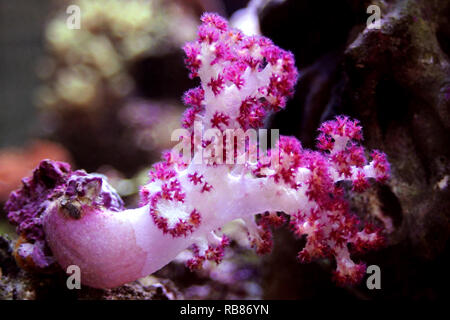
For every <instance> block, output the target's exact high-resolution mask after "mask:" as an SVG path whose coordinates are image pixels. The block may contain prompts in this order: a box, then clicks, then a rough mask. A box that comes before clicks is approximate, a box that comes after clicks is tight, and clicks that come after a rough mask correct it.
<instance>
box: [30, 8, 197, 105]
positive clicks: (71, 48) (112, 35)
mask: <svg viewBox="0 0 450 320" xmlns="http://www.w3.org/2000/svg"><path fill="white" fill-rule="evenodd" d="M70 3H71V4H74V5H77V6H79V7H80V10H81V13H82V19H81V21H82V24H81V26H80V29H79V30H74V29H69V28H68V27H67V25H66V19H67V15H65V13H63V14H60V15H57V16H56V17H55V18H54V19H52V20H51V21H50V22H49V23H48V25H47V28H46V47H47V49H48V52H49V55H48V56H47V57H46V58H45V59H44V60H43V61H42V63H41V65H40V67H39V68H38V71H39V75H40V76H41V77H42V78H43V79H46V80H47V85H46V86H44V87H43V88H41V90H40V91H39V92H38V100H39V104H40V105H41V106H43V107H44V108H46V109H57V110H66V109H69V110H70V109H72V110H73V109H92V110H91V111H92V112H93V111H94V110H95V109H100V108H102V107H105V105H106V106H107V105H108V103H111V101H108V99H107V98H108V97H110V98H111V97H113V98H114V97H115V98H119V97H124V96H125V95H127V94H128V93H130V92H131V91H132V90H133V87H134V83H133V79H132V78H131V75H130V67H131V64H132V63H133V62H135V61H136V60H137V59H142V58H144V57H147V56H149V55H162V54H164V52H167V51H169V50H173V48H177V47H179V46H180V44H182V43H184V42H185V41H186V40H188V39H191V38H193V37H194V35H195V28H196V24H197V23H196V22H195V20H194V19H193V16H192V14H189V13H186V12H185V11H184V9H185V8H184V7H181V6H180V5H178V4H177V3H176V2H174V1H160V0H153V1H151V0H146V1H141V0H131V1H124V0H111V1H104V0H79V1H75V2H74V3H72V2H70ZM174 21H176V22H177V23H173V22H174ZM180 25H183V28H178V26H180Z"/></svg>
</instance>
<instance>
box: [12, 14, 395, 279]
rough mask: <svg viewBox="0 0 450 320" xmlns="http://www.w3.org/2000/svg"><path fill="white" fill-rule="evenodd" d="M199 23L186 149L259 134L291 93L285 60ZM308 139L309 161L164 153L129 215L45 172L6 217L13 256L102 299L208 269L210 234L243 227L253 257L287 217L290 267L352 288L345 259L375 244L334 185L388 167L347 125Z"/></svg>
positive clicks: (296, 148) (352, 273) (214, 244)
mask: <svg viewBox="0 0 450 320" xmlns="http://www.w3.org/2000/svg"><path fill="white" fill-rule="evenodd" d="M201 20H202V25H201V26H200V27H199V31H198V39H197V41H195V42H192V43H188V44H187V45H186V46H185V47H184V50H185V53H186V65H187V67H188V69H189V70H190V75H191V77H199V78H200V80H201V85H200V86H199V87H198V88H195V89H192V90H189V91H188V92H187V93H186V94H185V96H184V101H185V103H186V104H187V105H189V109H187V110H186V112H185V114H184V117H183V119H182V125H183V127H184V128H185V134H184V137H185V138H191V137H195V126H199V127H200V129H201V131H203V132H204V131H206V130H210V129H211V130H215V132H216V133H219V134H220V133H225V132H227V131H229V130H242V131H244V130H248V129H255V128H259V127H261V126H262V124H263V121H264V119H265V117H266V116H267V114H268V113H271V112H274V111H278V110H280V109H281V108H283V107H284V106H285V104H286V101H287V99H288V98H289V97H290V96H291V95H292V93H293V90H294V86H295V84H296V81H297V69H296V68H295V63H294V57H293V55H292V54H291V53H290V52H287V51H284V50H282V49H280V48H278V47H277V46H275V45H274V44H273V43H272V41H271V40H269V39H267V38H265V37H260V36H245V35H244V34H243V33H242V32H240V31H239V30H236V29H232V28H230V27H229V26H228V23H227V21H226V20H224V19H223V18H221V17H219V16H217V15H215V14H204V15H203V16H202V18H201ZM319 131H320V135H319V137H318V144H317V147H318V149H319V151H312V150H307V149H304V148H303V147H302V145H301V143H300V142H299V141H298V140H297V139H296V138H294V137H285V136H281V137H280V139H279V140H278V142H277V144H276V146H275V147H274V148H273V149H271V150H269V151H267V152H263V153H261V152H258V150H257V149H258V148H256V147H257V146H256V147H255V145H253V144H251V143H246V144H245V148H244V150H243V151H242V150H240V151H236V150H235V149H233V151H232V152H231V154H230V152H229V151H228V149H229V148H230V147H235V145H236V144H237V142H236V141H234V140H233V141H234V143H233V141H227V140H226V139H225V142H224V143H223V145H222V147H223V150H225V151H224V152H225V153H224V154H222V153H220V150H219V156H218V157H217V155H216V158H215V159H214V160H213V161H197V160H199V158H201V156H202V153H203V152H204V151H205V149H207V148H208V147H209V146H210V145H211V144H213V142H214V141H215V142H217V140H214V139H210V138H204V137H203V136H202V137H200V138H198V137H197V138H194V140H193V141H192V140H190V143H189V145H190V146H191V147H192V149H190V152H189V154H190V155H192V156H193V158H191V159H187V160H186V157H182V156H180V154H179V153H178V152H167V153H165V154H164V157H163V161H162V162H160V163H157V164H155V165H154V166H153V168H152V169H151V171H150V173H149V182H148V184H146V185H144V186H143V187H142V188H141V206H140V207H139V208H136V209H124V208H123V204H122V201H121V200H120V198H119V197H118V196H117V194H116V193H115V192H114V190H113V189H112V188H111V187H109V185H108V183H107V181H106V179H104V178H103V177H101V176H99V175H95V174H87V173H85V172H83V171H79V170H78V171H72V170H71V169H70V167H69V166H68V165H67V164H64V163H60V162H54V161H50V160H44V161H43V162H42V163H41V164H40V165H39V167H38V168H37V169H36V170H35V171H34V174H33V176H32V177H30V178H26V179H24V180H23V187H22V188H21V189H20V190H18V191H16V192H13V193H12V194H11V197H10V199H9V201H8V203H7V205H6V210H7V211H8V212H9V214H8V217H9V219H10V220H11V221H12V222H14V223H15V224H17V225H18V232H19V233H20V234H21V236H22V237H24V238H25V239H26V240H27V241H28V243H27V244H26V245H27V246H26V247H25V248H28V249H29V250H28V251H27V250H22V251H21V252H19V255H22V256H25V257H28V258H30V259H31V260H33V261H35V262H36V263H38V264H40V265H41V266H45V265H46V264H49V263H51V261H52V260H53V259H55V260H56V261H57V262H58V263H59V264H60V265H61V266H62V267H63V268H67V267H68V266H69V265H78V266H79V267H80V269H81V272H82V277H81V280H82V282H83V283H84V284H86V285H90V286H93V287H99V288H111V287H115V286H119V285H121V284H124V283H127V282H130V281H133V280H135V279H138V278H140V277H143V276H146V275H148V274H151V273H153V272H155V271H157V270H158V269H160V268H162V267H163V266H165V265H166V264H167V263H169V262H170V261H171V260H173V259H174V258H175V257H176V256H177V255H178V254H179V253H180V252H181V251H183V250H186V249H190V252H191V257H190V259H188V261H187V265H188V267H189V268H191V269H196V268H200V267H201V266H202V265H203V263H204V262H205V261H206V260H210V261H214V262H217V263H219V262H220V261H221V260H222V258H223V255H224V250H225V249H226V247H227V246H228V245H229V243H230V240H229V239H228V237H227V236H226V235H225V234H223V233H222V232H221V231H220V230H221V227H222V226H224V225H225V224H226V223H228V222H230V221H233V220H236V219H242V220H243V221H244V222H245V224H246V227H247V230H248V235H249V237H250V239H251V243H252V244H253V246H254V247H255V248H256V250H257V252H258V253H267V252H269V251H270V249H271V245H272V235H271V228H270V227H271V226H279V225H281V224H282V223H283V221H284V217H286V218H287V219H288V220H289V224H290V226H291V229H292V231H293V233H294V234H295V235H296V236H298V237H303V236H306V239H307V242H306V245H305V247H304V249H303V250H302V251H301V252H300V253H299V255H298V257H299V259H300V260H301V261H302V262H309V261H311V260H313V259H317V258H322V257H334V258H335V260H336V265H337V269H336V271H335V279H336V280H337V281H338V282H339V283H341V284H343V283H356V282H358V281H359V280H360V279H361V277H362V275H363V274H364V271H365V266H364V264H362V263H360V264H358V263H355V262H354V261H353V260H352V259H351V257H350V251H349V248H353V249H355V250H363V249H364V250H365V249H370V248H375V247H378V246H379V245H380V244H381V243H382V237H381V235H380V231H379V230H377V229H375V228H373V227H371V226H365V227H364V226H362V224H361V223H360V222H359V220H358V219H357V218H356V216H354V215H353V214H351V213H350V211H349V205H348V204H347V202H346V201H345V199H344V196H343V189H342V186H340V185H339V184H337V183H338V182H339V181H349V182H350V183H351V184H352V186H353V190H354V191H355V192H361V191H363V190H365V189H367V188H368V187H369V180H370V179H376V180H378V181H380V182H384V181H385V180H386V179H387V178H388V177H389V164H388V162H387V160H386V155H385V154H383V153H381V152H379V151H374V152H373V153H372V155H371V158H372V160H371V161H369V160H368V159H367V158H366V152H365V150H364V148H363V147H362V146H361V145H360V144H359V143H360V142H361V140H362V128H361V126H360V124H359V123H358V121H356V120H351V119H349V118H348V117H345V116H339V117H337V118H336V119H335V120H332V121H327V122H325V123H324V124H322V126H321V127H320V128H319ZM227 151H228V152H227ZM241 152H246V153H250V154H256V155H257V157H256V161H255V160H248V159H247V160H246V161H245V162H244V163H236V162H235V161H231V162H226V163H223V162H222V161H219V160H221V159H223V158H227V159H229V158H230V157H231V159H232V160H236V159H237V158H238V157H240V156H241ZM253 159H255V158H253ZM200 160H201V159H200ZM281 213H283V215H281ZM256 215H260V218H259V219H255V216H256ZM22 247H24V245H22ZM19 249H20V247H19ZM34 251H36V254H34V255H33V254H32V252H34Z"/></svg>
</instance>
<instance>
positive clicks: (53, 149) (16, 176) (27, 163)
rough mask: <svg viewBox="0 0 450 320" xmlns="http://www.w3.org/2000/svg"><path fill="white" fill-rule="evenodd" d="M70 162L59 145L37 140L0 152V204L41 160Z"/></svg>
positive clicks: (66, 152) (69, 158)
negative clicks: (25, 145)
mask: <svg viewBox="0 0 450 320" xmlns="http://www.w3.org/2000/svg"><path fill="white" fill-rule="evenodd" d="M46 158H48V159H53V160H58V161H65V162H71V157H70V155H69V152H68V151H67V150H66V149H65V148H64V147H62V146H61V145H59V144H57V143H54V142H50V141H45V140H37V141H34V142H32V143H31V144H30V145H29V146H27V147H25V148H5V149H1V150H0V202H3V201H5V200H6V199H7V198H8V196H9V193H10V192H11V191H12V190H14V189H16V188H17V187H18V186H19V185H20V180H21V179H22V178H23V177H24V176H27V175H29V174H30V173H31V172H32V171H33V168H34V167H36V165H37V164H38V163H39V162H40V161H41V160H42V159H46Z"/></svg>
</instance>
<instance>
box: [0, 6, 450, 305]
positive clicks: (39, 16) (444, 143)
mask: <svg viewBox="0 0 450 320" xmlns="http://www.w3.org/2000/svg"><path fill="white" fill-rule="evenodd" d="M72 4H74V5H77V6H79V7H80V9H81V29H79V30H71V29H68V28H67V25H66V20H67V18H68V17H69V14H67V13H66V9H67V7H68V6H69V5H72ZM370 4H376V5H378V6H379V7H380V8H381V12H382V21H381V30H373V29H371V30H368V28H367V24H366V21H367V19H368V17H369V16H370V15H369V14H368V13H367V12H366V10H367V7H368V6H369V5H370ZM205 11H212V12H217V13H219V14H221V15H222V16H224V17H226V18H229V19H231V20H230V21H231V23H232V24H233V25H234V26H237V27H239V28H242V29H243V30H244V31H245V32H247V33H253V34H262V35H265V36H267V37H269V38H271V39H272V40H273V41H274V42H275V43H276V44H277V45H279V46H280V47H282V48H283V49H286V50H290V51H292V52H293V53H294V54H295V58H296V64H297V67H298V69H299V70H300V79H299V82H298V85H297V89H296V94H295V96H294V98H293V99H292V100H291V101H290V102H289V103H288V105H287V107H286V109H285V110H283V111H281V112H279V113H278V114H276V115H272V116H271V117H270V119H269V121H268V123H267V126H268V127H272V128H278V129H280V133H281V134H284V135H295V136H297V137H298V138H299V139H300V140H301V141H302V144H303V145H304V146H305V147H308V148H312V147H314V139H315V137H316V128H317V127H318V126H319V124H320V123H321V122H322V121H324V120H327V119H330V118H332V117H333V116H334V115H336V114H341V113H345V114H348V115H350V116H353V117H356V118H358V119H360V120H361V122H362V124H363V128H364V134H365V138H366V141H365V145H366V146H367V147H368V148H369V149H373V148H376V149H381V150H383V151H386V152H387V154H388V156H389V160H390V162H391V164H392V167H393V178H392V180H391V181H390V183H389V184H388V186H385V187H382V186H375V188H373V190H371V191H368V192H367V193H364V194H362V195H360V196H357V197H353V198H350V199H349V200H351V201H352V207H353V209H354V211H355V213H356V214H358V215H360V216H361V217H363V218H364V219H366V220H370V221H375V222H376V223H378V224H380V225H383V224H384V225H385V226H389V228H388V229H389V230H388V234H387V238H388V242H389V245H388V246H387V248H386V249H383V250H382V251H381V252H378V253H371V254H368V255H366V256H364V259H363V260H365V261H367V262H368V264H371V263H373V264H378V265H380V266H381V268H382V270H383V290H380V291H377V292H375V291H368V290H367V288H366V287H365V285H364V284H362V285H361V286H359V287H352V288H350V287H348V288H338V287H336V286H335V284H334V283H332V282H331V281H330V270H331V269H332V268H333V265H332V262H330V261H327V260H324V261H319V262H317V263H312V264H308V265H300V264H299V263H298V262H297V261H296V260H295V256H296V252H298V251H299V250H300V249H301V247H302V246H303V245H304V241H302V239H299V240H295V239H293V237H292V236H291V235H290V233H289V232H288V228H287V227H286V226H285V227H282V228H280V230H276V231H274V232H275V233H276V235H275V243H274V251H273V253H272V254H271V255H269V256H266V257H264V258H263V259H261V258H259V257H257V256H256V254H255V253H254V252H253V251H252V250H248V243H247V242H246V241H247V240H246V237H245V234H244V235H243V234H242V230H241V229H240V227H239V225H231V226H230V227H229V228H230V230H228V232H229V233H230V234H232V235H233V244H232V250H229V251H228V253H227V256H226V258H225V261H224V262H223V263H222V264H221V265H219V266H213V265H211V266H207V268H206V269H205V270H204V271H201V272H196V273H190V272H188V271H187V270H186V268H185V267H184V266H183V264H182V263H181V262H177V261H175V262H173V263H171V264H170V265H169V266H167V267H165V268H164V269H162V270H161V271H159V272H158V273H157V274H156V275H155V276H154V278H152V279H151V280H148V279H147V280H148V281H150V282H151V283H153V284H154V283H163V284H164V286H166V287H167V288H166V289H167V292H169V291H170V290H173V292H175V293H173V294H172V296H170V295H169V294H167V296H170V297H172V298H182V297H184V298H192V299H233V298H239V299H258V298H269V299H300V298H318V297H329V298H334V299H335V298H339V299H354V298H358V299H378V298H397V297H412V298H437V297H442V296H445V293H444V292H445V284H444V282H445V283H446V281H442V280H448V275H447V271H446V270H448V266H449V265H448V262H445V261H446V258H445V257H447V256H448V252H449V247H448V235H449V230H450V228H449V220H448V217H449V209H448V208H449V206H448V204H449V201H448V199H449V192H448V188H447V183H448V179H449V175H450V165H449V158H450V157H449V152H450V151H449V147H448V146H449V137H450V135H449V128H450V123H449V122H450V117H449V110H450V106H449V103H450V102H449V101H450V76H449V75H450V69H449V52H450V27H449V24H450V22H449V19H448V17H449V16H450V5H449V1H445V0H433V1H426V0H422V1H420V0H390V1H360V0H342V1H332V2H331V1H318V0H252V1H248V0H189V1H188V0H70V1H65V0H58V1H57V0H39V1H30V0H27V1H25V0H14V1H12V0H0V235H2V234H3V235H4V234H7V235H9V237H10V238H13V239H14V237H16V235H15V232H14V227H13V226H11V225H10V224H8V223H7V221H6V218H5V215H4V212H2V209H1V208H2V206H3V203H4V202H5V201H6V200H7V197H8V195H9V193H10V192H11V191H12V190H14V189H16V188H17V187H18V186H19V185H20V180H21V179H22V178H23V177H25V176H27V175H29V174H30V173H31V171H32V169H33V168H34V167H35V166H36V165H37V164H38V163H39V161H40V160H42V159H43V158H52V159H54V160H62V161H66V162H69V163H70V164H71V165H72V167H73V168H76V169H85V170H86V171H88V172H93V171H96V172H100V173H103V174H105V175H107V176H108V178H109V180H110V182H111V184H112V185H113V186H114V187H115V188H116V189H117V190H118V192H119V194H120V195H121V196H122V197H123V198H124V199H125V201H126V203H127V205H128V206H130V207H132V206H136V205H137V200H138V198H137V191H138V187H139V186H140V185H142V184H143V183H144V182H145V181H146V179H147V176H146V174H147V172H148V168H149V166H150V165H151V164H152V163H154V162H156V161H158V160H159V157H160V154H161V151H162V150H164V149H168V148H170V146H171V142H170V133H171V132H172V130H173V129H175V128H178V127H179V119H180V115H181V114H182V112H183V111H184V106H183V105H182V103H181V97H182V94H183V92H184V91H186V90H187V89H189V88H191V87H194V86H196V85H197V82H196V80H190V79H189V78H188V72H187V70H186V69H185V67H184V63H183V52H182V50H181V47H182V46H183V44H184V43H185V42H187V41H191V40H193V39H194V38H195V36H196V29H197V26H198V24H199V17H200V15H201V14H202V13H203V12H205ZM0 247H1V245H0ZM0 257H1V254H0ZM181 260H182V259H181ZM181 260H180V261H181ZM0 262H1V259H0ZM0 267H1V266H0ZM0 270H1V269H0ZM3 278H5V276H4V277H3ZM443 278H445V279H443ZM8 279H9V280H8V281H13V280H11V279H12V278H8ZM161 279H163V280H161ZM164 279H165V280H164ZM0 280H1V273H0ZM17 281H19V280H17ZM49 281H50V280H49ZM164 281H170V283H171V284H170V285H167V283H166V282H164ZM11 283H12V282H11ZM31 287H32V286H31ZM47 287H48V288H50V289H47V290H42V288H41V290H40V291H39V292H40V293H39V294H38V293H36V292H37V291H36V290H35V291H34V295H31V296H32V297H33V298H48V297H56V296H58V295H59V297H66V298H70V299H72V298H117V297H118V296H120V294H123V293H121V292H108V293H104V292H98V291H89V292H83V293H79V296H77V297H74V296H73V293H68V292H64V291H62V290H63V289H61V288H59V287H58V286H57V285H55V284H51V285H48V283H47ZM135 289H136V288H135V287H133V288H132V289H130V290H131V291H132V292H134V291H133V290H135ZM166 289H165V290H166ZM169 289H170V290H169ZM30 290H31V291H32V290H33V289H30ZM43 292H44V293H43ZM39 295H40V296H39ZM83 295H84V296H83ZM19 297H20V295H19ZM120 297H122V298H136V297H137V296H133V294H131V295H129V296H127V295H122V296H120ZM144 297H146V298H148V296H145V295H144Z"/></svg>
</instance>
